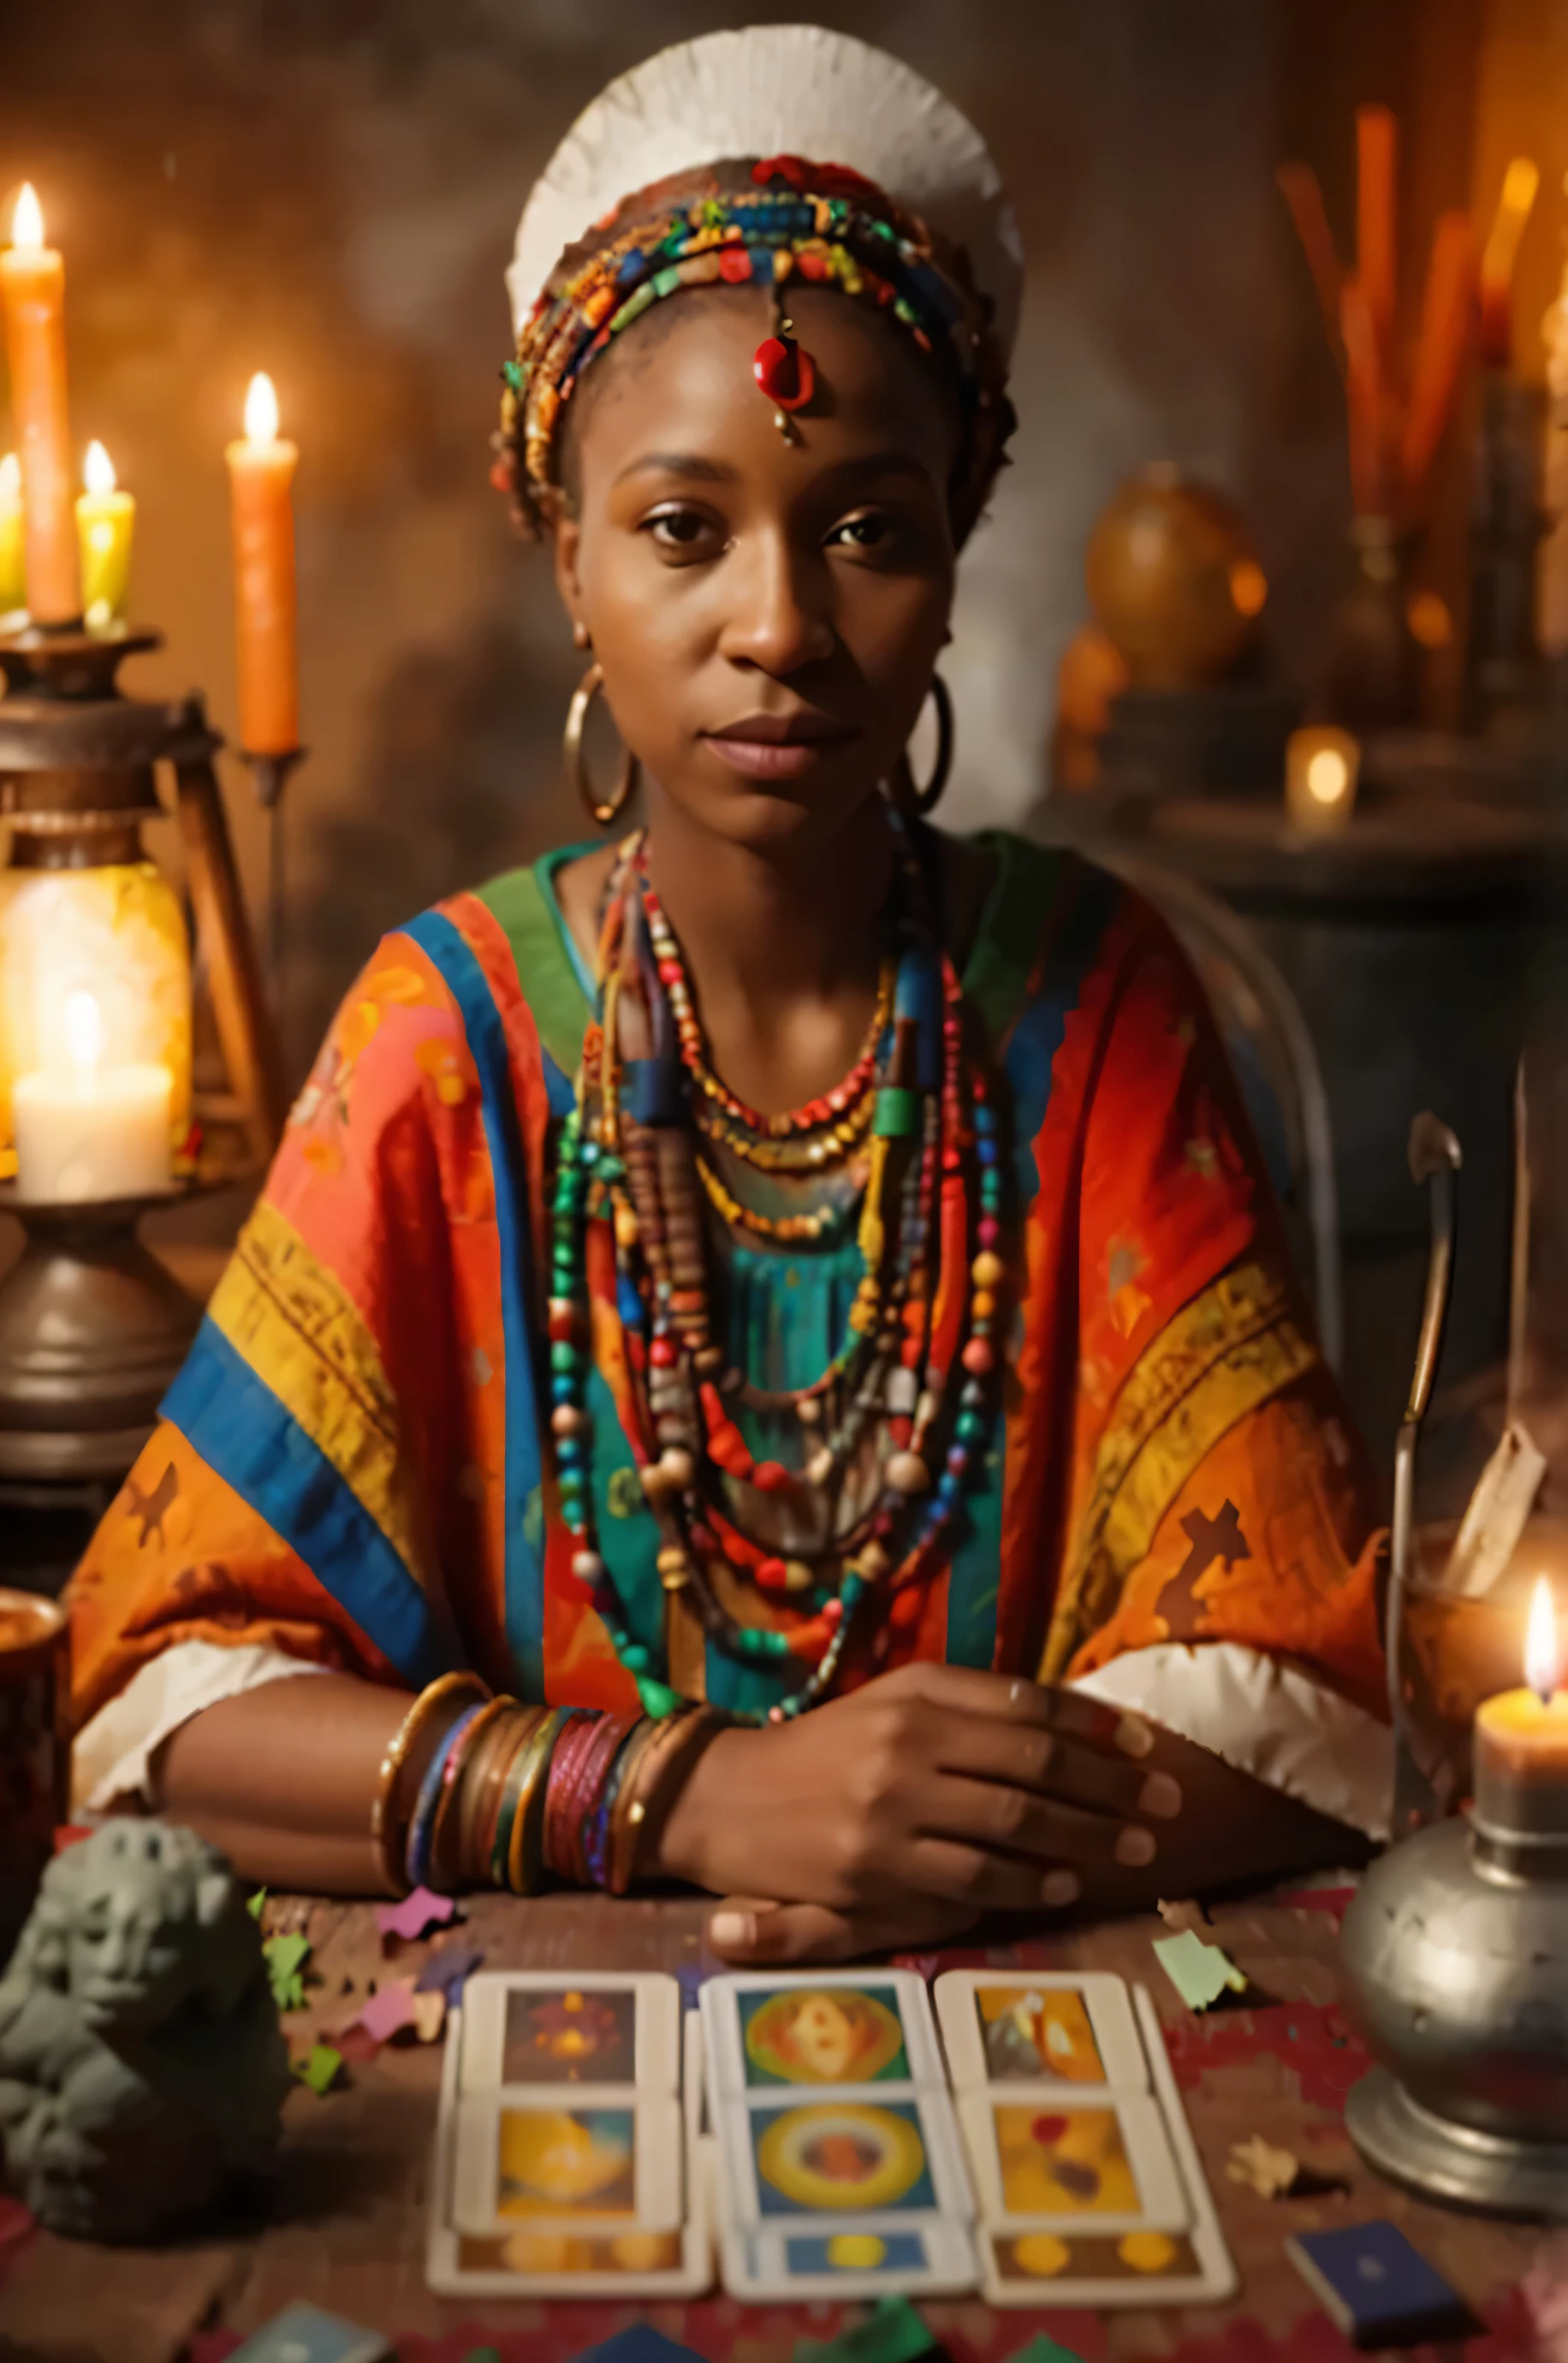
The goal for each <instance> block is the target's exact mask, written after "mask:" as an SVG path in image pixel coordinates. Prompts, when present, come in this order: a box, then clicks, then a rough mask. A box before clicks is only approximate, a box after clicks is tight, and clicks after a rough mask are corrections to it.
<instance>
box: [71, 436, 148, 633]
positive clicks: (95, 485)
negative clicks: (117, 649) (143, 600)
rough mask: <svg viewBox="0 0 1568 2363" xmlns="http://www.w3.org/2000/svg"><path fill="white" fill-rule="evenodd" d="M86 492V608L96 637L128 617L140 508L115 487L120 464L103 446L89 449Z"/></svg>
mask: <svg viewBox="0 0 1568 2363" xmlns="http://www.w3.org/2000/svg"><path fill="white" fill-rule="evenodd" d="M82 481H83V484H84V485H85V486H86V488H87V489H86V490H85V492H83V493H82V494H79V495H78V498H77V503H76V533H77V539H78V541H79V543H80V545H81V550H82V607H83V618H84V620H85V622H86V626H87V628H88V630H89V631H90V632H101V631H104V630H105V629H106V627H108V626H109V625H110V624H113V623H116V622H117V621H118V619H119V618H120V616H123V615H124V614H125V612H126V594H127V590H128V589H129V587H130V561H131V536H132V534H133V533H134V531H135V529H136V502H135V501H134V499H133V498H132V496H131V494H129V493H122V492H120V491H118V490H117V489H116V483H115V463H114V461H113V460H111V459H110V457H109V455H108V453H107V452H106V451H105V449H104V447H103V445H102V444H101V443H89V444H88V446H87V457H86V459H85V460H84V461H83V468H82Z"/></svg>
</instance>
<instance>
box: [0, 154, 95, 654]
mask: <svg viewBox="0 0 1568 2363" xmlns="http://www.w3.org/2000/svg"><path fill="white" fill-rule="evenodd" d="M0 301H3V302H4V305H5V307H6V349H7V351H8V353H9V356H10V363H11V406H12V409H13V411H14V413H15V415H16V420H17V443H18V445H19V448H20V450H21V457H22V501H23V509H24V527H23V530H24V535H25V541H26V549H27V571H28V613H29V614H30V615H31V616H32V619H33V621H34V623H35V624H70V623H74V622H75V621H76V620H77V618H78V617H79V616H81V613H82V585H81V582H80V579H79V576H78V571H77V553H76V484H75V471H74V469H73V468H72V463H71V450H72V445H71V421H70V416H69V414H68V409H67V404H66V379H65V262H64V259H63V257H62V256H61V255H60V254H58V253H57V252H56V251H55V250H54V249H53V248H52V247H49V246H46V245H45V244H44V235H43V214H42V211H41V209H40V207H39V201H38V198H37V197H36V196H35V195H34V194H33V190H32V187H31V185H30V183H29V184H28V186H27V187H25V188H24V189H23V191H22V194H21V195H20V196H19V197H18V198H17V210H16V213H15V215H14V216H13V218H12V224H11V244H10V246H9V247H8V248H7V249H6V251H5V253H3V254H0Z"/></svg>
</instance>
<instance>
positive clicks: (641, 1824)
mask: <svg viewBox="0 0 1568 2363" xmlns="http://www.w3.org/2000/svg"><path fill="white" fill-rule="evenodd" d="M727 1722H728V1718H727V1717H726V1716H724V1715H723V1714H720V1713H719V1712H718V1710H717V1709H716V1708H714V1707H710V1706H694V1707H692V1708H690V1711H689V1712H688V1713H687V1714H679V1715H671V1716H670V1717H669V1718H668V1721H661V1722H659V1723H658V1724H657V1725H656V1726H655V1737H654V1740H653V1742H652V1744H651V1745H650V1746H649V1747H648V1749H647V1751H646V1754H645V1755H643V1756H641V1757H639V1758H638V1760H637V1762H636V1764H635V1766H634V1767H633V1768H632V1769H633V1772H634V1774H635V1786H634V1791H633V1794H632V1795H631V1796H630V1797H629V1798H627V1800H626V1807H625V1813H624V1837H622V1840H621V1843H620V1845H619V1846H618V1847H617V1848H616V1850H615V1851H616V1860H615V1862H614V1864H613V1869H612V1874H611V1876H612V1885H611V1890H610V1892H611V1893H612V1894H613V1895H624V1893H625V1892H626V1890H627V1889H628V1888H629V1887H630V1886H631V1884H632V1881H633V1880H634V1879H635V1877H636V1875H637V1869H638V1858H639V1856H640V1855H641V1854H642V1851H643V1848H644V1847H646V1845H647V1843H648V1841H649V1839H650V1838H657V1836H658V1834H659V1832H660V1830H661V1829H662V1828H663V1826H664V1824H665V1822H666V1820H667V1819H668V1815H669V1810H670V1807H671V1806H672V1805H673V1804H674V1803H675V1800H676V1797H677V1796H678V1794H679V1791H680V1789H681V1788H682V1786H683V1785H684V1783H685V1782H686V1781H687V1780H688V1779H689V1778H690V1774H691V1773H692V1771H693V1770H694V1769H695V1768H696V1764H697V1759H698V1758H699V1757H700V1756H701V1754H702V1752H703V1750H704V1749H705V1748H706V1747H707V1746H708V1744H709V1742H710V1740H712V1739H716V1738H717V1737H718V1736H719V1733H720V1732H721V1731H723V1730H724V1729H725V1728H726V1727H727Z"/></svg>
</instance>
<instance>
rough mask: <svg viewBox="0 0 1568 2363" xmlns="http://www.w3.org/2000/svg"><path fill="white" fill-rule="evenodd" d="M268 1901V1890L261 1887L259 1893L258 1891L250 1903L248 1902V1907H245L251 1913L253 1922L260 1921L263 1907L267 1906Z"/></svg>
mask: <svg viewBox="0 0 1568 2363" xmlns="http://www.w3.org/2000/svg"><path fill="white" fill-rule="evenodd" d="M266 1901H267V1891H266V1889H265V1888H264V1887H259V1888H258V1889H257V1891H256V1892H255V1894H254V1895H253V1896H251V1897H250V1899H249V1901H248V1903H247V1904H246V1906H245V1908H246V1910H247V1911H248V1913H249V1914H250V1917H251V1918H252V1920H259V1919H260V1917H261V1910H262V1906H263V1905H264V1904H265V1903H266Z"/></svg>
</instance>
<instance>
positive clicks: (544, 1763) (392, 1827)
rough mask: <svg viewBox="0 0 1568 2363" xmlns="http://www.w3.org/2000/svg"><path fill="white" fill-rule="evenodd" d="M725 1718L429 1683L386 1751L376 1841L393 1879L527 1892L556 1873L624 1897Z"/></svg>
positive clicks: (388, 1879)
mask: <svg viewBox="0 0 1568 2363" xmlns="http://www.w3.org/2000/svg"><path fill="white" fill-rule="evenodd" d="M723 1725H724V1718H723V1716H722V1715H720V1714H716V1713H715V1712H714V1711H713V1710H712V1709H711V1708H708V1707H688V1708H684V1709H682V1710H681V1711H680V1712H679V1713H677V1714H672V1715H668V1716H665V1717H662V1718H660V1719H658V1720H657V1721H656V1720H655V1719H653V1718H652V1717H650V1716H647V1715H628V1714H602V1713H600V1712H597V1711H595V1710H592V1709H589V1708H585V1707H547V1706H528V1705H525V1704H523V1703H521V1702H520V1701H518V1700H516V1699H513V1698H507V1697H504V1696H492V1695H491V1692H490V1691H489V1689H488V1688H487V1687H486V1685H485V1684H484V1683H483V1682H482V1681H480V1679H479V1677H478V1676H477V1675H476V1674H469V1673H460V1674H444V1675H443V1676H442V1677H441V1679H440V1680H439V1681H435V1682H432V1683H431V1684H430V1686H429V1688H428V1689H427V1690H425V1691H422V1692H420V1695H419V1696H418V1698H416V1699H415V1700H414V1704H413V1705H412V1706H411V1707H410V1709H409V1711H408V1713H407V1714H406V1715H405V1716H404V1718H403V1723H402V1725H400V1726H399V1728H398V1730H397V1732H396V1734H395V1735H394V1736H393V1737H392V1741H391V1743H390V1744H389V1746H388V1747H387V1751H386V1754H385V1755H384V1756H383V1758H382V1759H381V1772H380V1775H379V1777H378V1780H377V1783H376V1794H375V1800H374V1803H373V1804H372V1806H371V1810H370V1843H371V1846H372V1848H373V1850H374V1853H375V1858H376V1863H377V1867H378V1869H379V1870H380V1872H381V1879H382V1880H383V1882H384V1884H385V1885H386V1886H388V1887H389V1888H392V1889H394V1890H395V1891H397V1892H401V1893H407V1892H409V1890H411V1889H412V1888H414V1887H432V1888H435V1889H437V1890H439V1891H441V1892H447V1893H455V1892H458V1891H460V1890H461V1889H463V1888H468V1887H482V1886H490V1887H496V1888H502V1889H506V1890H509V1891H510V1892H512V1893H513V1895H531V1894H533V1893H534V1892H536V1889H537V1887H538V1885H539V1883H540V1880H541V1879H542V1878H543V1877H544V1876H545V1875H546V1873H549V1874H550V1875H552V1876H553V1877H555V1878H557V1879H561V1880H567V1881H569V1882H570V1883H572V1884H574V1885H578V1886H592V1887H602V1888H606V1889H608V1890H609V1892H611V1893H612V1894H613V1895H624V1893H625V1892H626V1890H627V1889H628V1887H630V1885H631V1884H632V1882H633V1880H635V1878H636V1876H637V1874H638V1871H639V1869H640V1868H641V1866H642V1864H643V1863H644V1862H645V1861H646V1858H647V1849H648V1847H649V1846H650V1844H651V1843H652V1841H653V1840H654V1838H655V1837H656V1836H657V1830H658V1827H659V1826H660V1825H661V1824H662V1821H663V1818H664V1816H665V1815H666V1814H668V1810H669V1807H670V1805H671V1804H673V1803H674V1800H675V1796H676V1793H677V1792H678V1791H679V1787H680V1785H681V1784H682V1782H683V1781H685V1780H686V1778H687V1777H688V1775H689V1774H690V1769H691V1768H692V1765H693V1764H694V1763H695V1762H696V1759H697V1756H698V1755H699V1753H700V1752H701V1747H702V1746H704V1745H705V1744H706V1741H707V1740H708V1739H709V1738H710V1737H712V1735H713V1734H714V1733H715V1732H717V1731H719V1730H722V1729H723Z"/></svg>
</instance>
